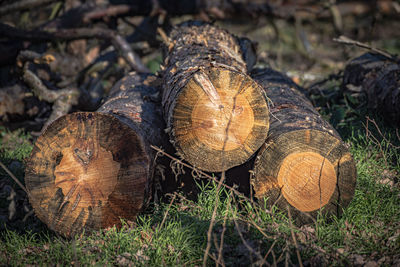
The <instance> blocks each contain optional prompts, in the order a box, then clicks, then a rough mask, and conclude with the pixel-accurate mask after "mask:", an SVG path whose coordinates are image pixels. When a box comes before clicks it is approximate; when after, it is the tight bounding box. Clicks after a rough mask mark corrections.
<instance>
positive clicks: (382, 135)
mask: <svg viewBox="0 0 400 267" xmlns="http://www.w3.org/2000/svg"><path fill="white" fill-rule="evenodd" d="M366 119H367V121H370V122H372V124H373V125H374V126H375V128H376V130H377V131H378V133H379V135H380V136H381V137H382V139H383V140H385V142H386V143H387V144H388V145H389V146H392V147H393V148H394V149H400V146H395V145H393V144H392V143H391V142H390V141H389V140H388V139H387V138H386V137H385V135H384V134H383V133H382V131H381V129H380V128H379V126H378V124H377V123H376V121H375V120H374V119H371V118H370V117H369V116H367V117H366ZM396 135H397V138H399V133H398V128H396ZM399 140H400V138H399Z"/></svg>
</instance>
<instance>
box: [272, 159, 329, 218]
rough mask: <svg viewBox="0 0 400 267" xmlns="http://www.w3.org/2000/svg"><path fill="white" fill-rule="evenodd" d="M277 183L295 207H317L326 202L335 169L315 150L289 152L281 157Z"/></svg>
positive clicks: (310, 208) (302, 208)
mask: <svg viewBox="0 0 400 267" xmlns="http://www.w3.org/2000/svg"><path fill="white" fill-rule="evenodd" d="M278 186H279V188H281V191H282V195H283V197H284V198H286V199H287V201H288V202H289V203H290V204H291V205H292V206H294V207H295V208H296V209H298V210H300V211H313V210H317V209H319V208H321V207H323V206H325V205H326V204H327V203H328V202H329V200H330V198H331V196H332V194H333V192H334V190H335V186H336V173H335V169H334V167H333V165H332V164H331V163H330V162H329V161H328V160H326V159H325V158H324V157H323V156H321V155H320V154H318V153H315V152H302V153H293V154H290V155H288V156H287V157H286V158H285V159H284V160H283V161H282V165H281V168H280V170H279V173H278Z"/></svg>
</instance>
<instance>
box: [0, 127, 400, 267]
mask: <svg viewBox="0 0 400 267" xmlns="http://www.w3.org/2000/svg"><path fill="white" fill-rule="evenodd" d="M19 137H21V138H22V139H27V138H28V136H27V135H24V134H23V133H20V135H19ZM346 141H347V142H349V143H351V152H352V154H353V156H354V158H355V160H356V162H357V170H358V180H357V188H356V192H355V196H354V199H353V201H352V202H351V204H350V205H349V206H348V207H347V208H346V209H345V211H344V214H343V215H342V217H340V218H336V217H334V218H325V217H323V216H320V217H319V218H318V220H317V222H316V223H315V224H310V225H306V226H303V227H301V228H298V227H295V226H292V225H291V224H290V222H289V218H287V216H286V215H285V213H282V212H280V211H278V210H276V209H275V208H272V209H269V207H264V206H263V205H262V204H261V205H256V204H252V203H250V202H249V201H248V200H246V199H244V198H242V197H240V196H237V195H235V194H233V193H232V192H230V191H229V190H227V189H226V188H222V189H221V190H220V192H217V190H216V188H217V186H216V184H215V183H214V182H199V183H198V186H199V187H200V194H199V195H198V199H197V201H192V200H188V199H186V198H185V197H184V196H182V195H179V194H178V195H177V196H176V197H175V198H174V201H173V202H172V203H171V205H170V201H171V199H172V198H171V197H170V199H168V200H166V201H165V203H164V202H162V203H160V204H157V203H156V204H155V206H154V207H153V208H151V209H150V210H149V211H147V214H143V215H141V216H139V217H138V218H137V221H136V222H125V223H124V226H123V227H122V229H119V230H118V229H115V228H111V229H106V230H102V231H99V232H96V233H92V234H89V235H83V236H77V237H75V238H74V239H72V240H67V239H64V238H61V237H58V236H57V235H56V234H54V233H52V232H48V231H47V230H46V228H42V229H41V230H39V231H34V232H30V231H25V232H24V231H16V230H13V229H7V230H5V231H3V232H2V233H1V237H0V240H1V243H0V262H2V263H5V264H6V265H15V266H18V265H27V264H38V265H49V264H54V263H58V264H61V265H72V264H75V263H79V264H81V265H93V264H97V265H120V266H127V265H138V266H164V265H165V266H196V265H200V264H201V263H202V259H203V255H204V250H205V248H206V244H207V230H208V227H209V223H210V219H211V216H212V213H213V210H214V204H215V203H216V198H219V200H220V201H218V207H217V214H216V222H215V226H214V228H213V235H212V237H213V238H212V239H213V240H212V246H211V250H210V252H209V254H210V256H209V258H208V264H209V265H214V264H215V261H216V259H217V258H218V255H219V246H220V244H221V237H222V235H223V236H224V237H223V250H222V257H221V258H222V260H223V262H224V263H225V264H226V265H228V266H237V265H243V266H248V265H250V264H259V263H261V261H262V259H261V258H264V257H265V256H266V254H267V251H268V250H269V249H270V248H271V246H273V247H272V250H271V252H269V255H268V256H267V257H266V260H267V261H268V262H269V263H274V262H275V263H278V265H282V264H284V263H285V261H288V262H289V263H291V264H298V259H297V257H296V247H295V245H294V242H293V237H292V236H291V230H293V233H294V236H295V238H296V242H297V243H298V250H299V252H300V257H301V260H302V261H303V262H304V263H309V264H313V263H314V264H315V263H317V264H319V263H320V264H328V265H337V266H340V265H347V264H353V263H354V261H353V259H354V258H355V257H361V259H362V260H363V261H364V262H368V261H375V262H379V263H380V264H383V265H391V264H393V263H394V262H395V260H398V255H400V230H399V229H400V208H399V207H400V190H399V188H398V187H396V186H393V185H391V184H390V183H389V184H385V183H383V182H382V181H384V180H385V179H386V176H388V175H389V174H393V173H394V174H396V173H397V174H398V173H400V163H399V161H398V160H397V159H398V156H399V154H398V151H397V150H396V149H390V148H391V147H392V143H390V142H387V141H385V140H382V141H381V142H379V143H376V142H375V141H373V140H372V139H371V138H367V137H366V135H365V132H364V133H360V132H358V131H355V130H354V131H353V132H352V134H351V135H349V136H348V138H347V140H346ZM20 144H21V146H22V147H21V148H19V147H17V148H16V149H17V150H18V149H19V150H18V151H25V154H24V153H22V154H18V153H20V152H18V153H17V154H14V155H21V156H22V158H23V157H25V156H26V155H28V154H29V153H28V152H29V149H27V148H26V147H25V142H21V143H20ZM10 153H12V152H10V151H8V152H7V151H6V152H3V158H5V157H6V156H7V155H11V154H10ZM4 155H6V156H4ZM388 162H389V163H388ZM384 174H385V175H386V176H385V175H384ZM391 179H398V177H397V178H396V177H392V178H391ZM164 217H165V220H164V222H163V218H164ZM239 231H240V234H239ZM257 255H258V256H257ZM260 256H261V258H260ZM396 257H397V258H396Z"/></svg>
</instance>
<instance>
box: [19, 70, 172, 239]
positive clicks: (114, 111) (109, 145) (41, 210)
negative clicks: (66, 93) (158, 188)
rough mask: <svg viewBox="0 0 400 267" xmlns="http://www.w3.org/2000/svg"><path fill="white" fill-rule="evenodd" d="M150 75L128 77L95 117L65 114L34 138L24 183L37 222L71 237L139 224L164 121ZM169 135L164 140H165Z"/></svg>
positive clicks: (131, 75) (91, 114)
mask: <svg viewBox="0 0 400 267" xmlns="http://www.w3.org/2000/svg"><path fill="white" fill-rule="evenodd" d="M155 82H156V80H155V77H154V76H151V75H146V76H145V75H142V76H139V75H136V74H130V75H129V76H126V77H125V78H123V79H122V80H121V81H119V82H118V83H117V84H116V85H115V86H114V87H113V89H112V91H111V93H110V97H109V98H108V100H107V101H106V102H105V103H104V104H103V105H102V106H101V107H100V109H99V110H98V112H86V113H84V112H78V113H73V114H69V115H65V116H63V117H61V118H59V119H57V120H56V121H54V122H53V123H52V124H50V125H49V127H48V128H47V129H46V130H45V132H44V133H43V134H42V135H41V136H40V137H39V138H38V139H37V141H36V143H35V146H34V148H33V151H32V154H31V157H30V160H29V162H28V163H27V167H26V175H25V183H26V186H27V189H28V192H29V196H30V202H31V204H32V206H33V208H34V210H35V212H36V215H37V217H38V218H39V219H41V220H42V221H43V222H45V223H46V224H47V225H48V226H49V228H51V229H52V230H54V231H56V232H58V233H60V234H62V235H64V236H67V237H71V236H74V235H75V234H78V233H81V232H82V231H89V232H90V231H91V230H97V229H100V228H107V227H110V226H113V225H120V219H121V218H124V219H127V220H134V219H135V217H136V215H137V214H138V212H140V211H141V210H142V209H143V208H144V207H145V206H146V204H147V202H148V200H149V195H150V193H151V192H150V189H151V184H152V178H153V172H154V165H155V163H154V156H155V153H154V151H153V150H152V149H151V148H150V145H152V144H153V145H161V142H162V141H161V140H162V138H163V129H164V127H165V126H164V123H163V120H162V116H161V110H160V108H159V105H157V104H155V103H153V102H150V101H145V100H144V99H145V98H146V96H148V95H151V94H156V93H158V89H157V88H156V86H155V85H154V83H155ZM164 138H166V137H164Z"/></svg>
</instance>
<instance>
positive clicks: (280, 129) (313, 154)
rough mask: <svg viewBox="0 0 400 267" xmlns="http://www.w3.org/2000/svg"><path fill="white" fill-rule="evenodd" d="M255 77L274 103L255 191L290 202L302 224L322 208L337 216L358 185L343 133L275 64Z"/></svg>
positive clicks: (256, 169)
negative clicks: (273, 67) (327, 120)
mask: <svg viewBox="0 0 400 267" xmlns="http://www.w3.org/2000/svg"><path fill="white" fill-rule="evenodd" d="M252 77H253V78H254V79H255V80H256V81H257V82H259V83H260V84H261V85H262V86H263V88H264V90H265V92H266V93H267V95H268V97H269V99H270V100H271V103H272V104H271V107H270V112H271V116H270V129H269V133H268V138H267V140H266V142H265V144H264V145H263V146H262V148H261V149H260V151H259V152H258V154H257V157H256V160H255V164H254V170H253V171H254V172H253V176H252V179H251V183H252V185H253V188H254V192H255V196H256V197H257V198H263V197H267V199H268V200H267V201H268V202H269V203H270V204H273V203H275V204H276V205H277V206H278V207H280V208H281V209H283V210H286V209H287V206H289V207H290V209H291V214H292V216H293V217H296V218H297V221H298V222H300V223H302V222H308V221H309V220H310V218H311V217H314V218H315V217H316V216H317V214H318V211H319V210H321V209H322V210H323V212H325V213H328V214H336V215H339V214H340V212H341V208H343V207H345V206H346V205H348V204H349V202H350V201H351V199H352V197H353V195H354V189H355V184H356V168H355V163H354V161H353V158H352V156H351V155H350V153H349V151H348V149H347V148H346V146H345V144H344V143H343V141H342V140H341V138H340V136H339V134H338V133H337V132H336V131H335V129H333V128H332V126H331V125H329V123H328V122H326V121H325V120H324V119H322V117H321V116H320V115H319V114H318V112H317V111H316V110H315V109H314V108H313V106H312V104H311V103H310V101H309V100H308V99H307V98H306V97H305V95H304V94H303V92H304V91H303V90H302V89H301V88H300V87H298V86H297V85H296V84H295V83H293V82H292V81H291V80H290V79H289V78H287V77H285V76H284V75H282V74H280V73H279V72H276V71H274V70H271V69H263V70H257V71H255V72H254V73H253V75H252ZM302 91H303V92H302ZM310 215H311V216H310Z"/></svg>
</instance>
